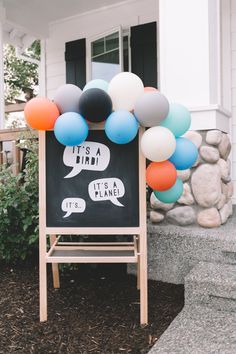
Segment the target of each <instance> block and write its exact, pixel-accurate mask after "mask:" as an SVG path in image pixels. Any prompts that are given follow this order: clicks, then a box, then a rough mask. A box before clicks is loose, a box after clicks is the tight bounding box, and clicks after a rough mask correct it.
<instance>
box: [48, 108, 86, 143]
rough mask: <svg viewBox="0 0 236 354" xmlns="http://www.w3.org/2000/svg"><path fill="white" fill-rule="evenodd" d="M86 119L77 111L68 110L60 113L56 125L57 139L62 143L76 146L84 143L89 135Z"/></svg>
mask: <svg viewBox="0 0 236 354" xmlns="http://www.w3.org/2000/svg"><path fill="white" fill-rule="evenodd" d="M88 130H89V129H88V124H87V123H86V120H85V119H84V118H83V117H82V116H81V115H80V114H79V113H75V112H66V113H63V114H62V115H60V116H59V117H58V118H57V120H56V123H55V125H54V134H55V137H56V139H57V140H58V141H59V143H61V144H62V145H66V146H76V145H80V144H82V143H83V142H84V141H85V140H86V138H87V136H88Z"/></svg>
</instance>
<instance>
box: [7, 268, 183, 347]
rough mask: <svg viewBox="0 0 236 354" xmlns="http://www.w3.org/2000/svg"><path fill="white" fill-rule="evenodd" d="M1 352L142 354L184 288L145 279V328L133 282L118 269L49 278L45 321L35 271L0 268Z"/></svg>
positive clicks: (180, 303)
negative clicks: (55, 285)
mask: <svg viewBox="0 0 236 354" xmlns="http://www.w3.org/2000/svg"><path fill="white" fill-rule="evenodd" d="M0 267H1V268H0V353H1V354H8V353H21V354H27V353H43V354H44V353H45V354H49V353H56V354H66V353H70V354H88V353H93V354H101V353H104V354H112V353H114V354H118V353H134V354H143V353H147V352H148V350H149V349H150V348H151V347H152V346H153V344H154V343H155V342H156V340H157V339H158V338H159V337H160V335H161V334H162V333H163V332H164V331H165V329H166V328H167V327H168V326H169V324H170V323H171V322H172V321H173V319H174V318H175V316H176V315H177V314H178V313H179V312H180V310H181V309H182V307H183V286H180V285H179V286H176V285H171V284H165V283H161V282H155V281H149V325H148V326H146V327H144V328H141V327H140V325H139V293H138V291H137V290H136V279H135V277H133V276H131V275H126V274H125V272H124V271H121V269H120V268H119V267H118V268H116V267H113V266H109V267H107V266H106V267H104V266H103V267H101V266H99V267H98V268H92V267H91V266H87V267H86V266H84V265H83V266H81V267H80V270H77V271H71V270H66V271H64V273H63V274H62V275H61V288H60V289H59V290H54V289H53V287H52V279H51V272H49V279H48V321H47V322H45V323H40V322H39V317H38V311H39V309H38V302H39V300H38V297H39V294H38V267H37V266H35V265H31V266H29V265H27V266H26V265H25V266H18V267H9V266H4V265H0Z"/></svg>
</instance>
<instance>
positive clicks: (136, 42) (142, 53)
mask: <svg viewBox="0 0 236 354" xmlns="http://www.w3.org/2000/svg"><path fill="white" fill-rule="evenodd" d="M130 45H131V71H132V72H133V73H134V74H136V75H138V76H139V77H140V78H141V79H142V80H143V83H144V86H154V87H157V24H156V22H150V23H146V24H144V25H139V26H134V27H131V41H130Z"/></svg>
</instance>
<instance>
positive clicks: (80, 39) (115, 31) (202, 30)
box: [0, 0, 236, 207]
mask: <svg viewBox="0 0 236 354" xmlns="http://www.w3.org/2000/svg"><path fill="white" fill-rule="evenodd" d="M0 4H1V5H0V72H1V73H0V80H1V82H0V107H1V110H0V112H1V113H0V114H1V122H2V126H3V122H4V100H3V96H4V95H3V68H2V46H3V43H4V42H8V43H12V44H14V45H16V46H17V47H18V48H19V49H20V50H22V49H24V48H25V47H27V46H28V45H29V44H30V43H31V42H32V41H33V40H34V39H35V38H40V39H41V44H42V45H41V48H42V59H41V68H40V92H41V95H46V96H48V97H49V98H52V97H53V95H54V93H55V90H56V89H57V88H58V86H60V85H61V84H63V83H66V82H71V83H76V84H78V85H80V86H83V85H84V84H85V82H86V81H88V80H90V79H91V78H95V77H96V78H99V77H101V78H105V79H108V80H109V79H110V78H111V77H112V75H114V74H115V73H117V72H119V71H122V70H130V71H133V72H135V73H137V74H138V75H139V76H141V78H142V79H143V80H144V83H145V85H146V86H155V85H157V86H158V88H159V89H160V90H161V92H162V93H164V94H165V95H166V96H167V98H168V99H169V101H172V102H180V103H182V104H184V105H186V106H187V107H189V109H190V110H191V113H192V126H191V129H192V130H194V131H201V135H202V136H203V137H205V133H206V132H207V131H209V130H219V131H221V132H223V133H229V136H230V139H231V142H232V151H231V156H230V160H231V162H232V163H231V171H232V172H231V173H232V179H233V184H234V187H235V188H234V196H233V198H232V199H233V202H234V203H236V0H159V1H158V0H126V1H120V0H93V1H86V2H85V1H80V0H68V1H63V0H51V1H46V0H35V1H34V2H32V1H30V0H21V1H17V0H2V1H1V2H0ZM224 136H225V135H224ZM214 144H215V143H214ZM213 146H214V145H213ZM228 148H229V147H228ZM226 149H227V147H226ZM227 154H228V153H226V155H227ZM225 160H227V156H226V157H225ZM226 163H227V166H229V161H227V162H226ZM223 167H225V166H223ZM225 168H226V167H225ZM226 177H227V178H225V180H224V183H225V184H230V187H228V188H230V189H231V190H232V184H231V182H230V177H229V176H226ZM219 193H220V194H222V192H219ZM219 193H218V194H219ZM225 193H228V195H229V194H230V193H231V194H232V192H231V191H226V192H225ZM217 198H218V199H220V196H219V195H218V197H217ZM213 199H214V198H213ZM216 202H217V203H219V200H214V203H215V204H216ZM214 203H213V204H214ZM208 204H209V203H208ZM208 204H207V203H206V206H205V207H208V206H211V205H210V204H209V205H208ZM200 205H201V204H200Z"/></svg>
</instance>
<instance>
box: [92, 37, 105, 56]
mask: <svg viewBox="0 0 236 354" xmlns="http://www.w3.org/2000/svg"><path fill="white" fill-rule="evenodd" d="M91 46H92V48H91V49H92V56H94V55H98V54H102V53H104V52H105V47H104V38H99V39H98V40H96V41H94V42H92V44H91Z"/></svg>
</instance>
